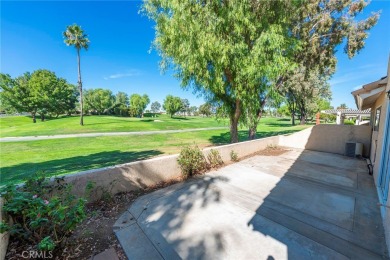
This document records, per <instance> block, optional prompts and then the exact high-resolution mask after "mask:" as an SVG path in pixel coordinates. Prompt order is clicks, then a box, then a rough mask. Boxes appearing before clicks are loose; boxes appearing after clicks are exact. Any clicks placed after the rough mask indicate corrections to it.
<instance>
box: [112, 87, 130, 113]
mask: <svg viewBox="0 0 390 260" xmlns="http://www.w3.org/2000/svg"><path fill="white" fill-rule="evenodd" d="M129 104H130V103H129V96H128V95H127V94H126V93H125V92H121V91H119V92H118V93H117V94H116V95H115V108H114V113H115V114H116V115H120V116H127V115H128V107H129Z"/></svg>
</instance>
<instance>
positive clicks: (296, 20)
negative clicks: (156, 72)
mask: <svg viewBox="0 0 390 260" xmlns="http://www.w3.org/2000/svg"><path fill="white" fill-rule="evenodd" d="M366 5H367V3H366V1H364V0H357V1H352V0H342V1H324V0H314V1H252V0H232V1H216V0H215V1H214V0H212V1H206V2H204V1H203V2H202V1H178V0H172V1H166V0H150V1H145V2H144V5H143V9H142V10H143V12H144V13H146V14H147V15H148V17H149V18H150V19H152V20H154V21H155V22H156V27H155V28H156V36H155V40H154V42H153V46H154V48H155V49H156V50H157V51H158V52H159V53H160V55H161V57H162V60H161V68H162V70H163V71H164V70H165V69H167V68H173V69H174V71H175V72H176V73H175V75H176V77H177V78H179V79H180V80H181V84H182V87H183V88H186V89H188V88H192V89H193V90H195V92H198V93H201V94H202V95H204V96H205V97H206V98H207V99H208V100H209V101H211V102H214V103H218V104H219V105H220V107H223V109H221V111H223V112H224V114H227V115H228V116H229V118H230V127H231V129H230V133H231V141H232V142H237V141H238V133H237V126H238V123H239V122H240V121H241V122H243V123H245V124H247V125H249V127H250V129H251V131H250V133H249V134H250V135H251V134H253V133H254V132H256V126H257V123H258V122H259V118H260V117H261V111H262V109H263V107H264V105H265V104H266V102H267V100H268V98H269V97H270V96H273V95H275V92H280V94H281V95H282V96H285V95H287V92H285V91H283V90H284V89H285V88H282V85H284V84H287V85H290V86H292V85H295V86H297V85H296V84H293V83H294V82H289V81H295V79H294V78H293V75H295V74H296V73H299V74H301V73H303V75H304V80H305V82H313V80H314V79H313V77H318V79H323V78H329V76H331V75H332V74H333V72H334V68H335V65H336V59H335V51H336V47H337V46H338V45H340V44H342V43H343V42H344V41H345V43H346V45H345V48H344V50H345V52H346V53H347V55H348V56H349V57H353V56H354V55H355V54H356V53H358V52H359V50H360V49H361V48H363V46H364V40H365V39H366V38H367V35H368V34H367V31H368V30H369V29H371V28H372V26H374V25H375V24H376V21H377V19H378V17H379V14H373V15H371V16H370V17H369V18H367V19H366V20H363V21H358V20H357V18H356V16H357V14H358V13H360V12H361V11H362V10H363V9H364V7H365V6H366ZM314 74H316V75H314ZM315 92H316V91H313V93H314V94H313V96H314V95H315ZM305 93H306V94H307V92H306V91H305ZM306 96H310V95H306ZM311 101H312V100H311ZM304 106H305V107H307V106H308V104H305V105H304ZM302 111H303V110H302Z"/></svg>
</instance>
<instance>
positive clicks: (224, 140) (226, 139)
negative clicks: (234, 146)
mask: <svg viewBox="0 0 390 260" xmlns="http://www.w3.org/2000/svg"><path fill="white" fill-rule="evenodd" d="M300 130H301V129H294V130H283V131H275V132H262V131H259V132H257V133H256V139H260V138H265V137H270V136H275V135H285V134H292V133H295V132H298V131H300ZM238 140H239V141H240V142H243V141H248V130H240V131H238ZM209 141H210V142H211V143H213V144H216V145H222V144H229V143H230V132H225V133H222V134H220V135H214V136H212V137H210V138H209Z"/></svg>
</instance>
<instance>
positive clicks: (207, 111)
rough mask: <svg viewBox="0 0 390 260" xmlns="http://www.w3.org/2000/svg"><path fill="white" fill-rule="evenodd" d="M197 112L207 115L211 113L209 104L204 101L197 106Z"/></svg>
mask: <svg viewBox="0 0 390 260" xmlns="http://www.w3.org/2000/svg"><path fill="white" fill-rule="evenodd" d="M199 114H201V115H204V116H207V117H209V116H210V115H211V104H210V103H204V104H203V105H200V106H199Z"/></svg>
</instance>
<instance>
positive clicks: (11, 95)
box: [0, 70, 77, 123]
mask: <svg viewBox="0 0 390 260" xmlns="http://www.w3.org/2000/svg"><path fill="white" fill-rule="evenodd" d="M0 85H1V89H2V99H4V101H6V103H7V104H8V105H9V106H12V107H13V108H14V109H15V110H16V111H18V112H29V113H30V114H31V116H32V119H33V122H34V123H35V122H36V115H37V114H40V115H41V119H42V120H44V118H45V114H47V113H50V114H54V115H56V116H58V115H59V114H62V113H69V111H71V110H72V109H74V107H75V102H76V99H77V93H76V92H75V88H74V86H73V85H71V84H69V83H68V82H67V81H66V80H65V79H62V78H58V77H57V76H56V74H55V73H54V72H51V71H48V70H36V71H34V72H33V73H32V74H30V73H25V74H23V75H22V76H19V77H17V78H15V79H12V78H11V77H10V76H9V75H7V74H1V75H0Z"/></svg>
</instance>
